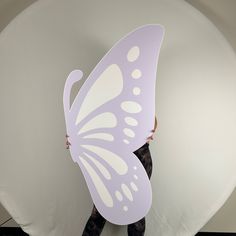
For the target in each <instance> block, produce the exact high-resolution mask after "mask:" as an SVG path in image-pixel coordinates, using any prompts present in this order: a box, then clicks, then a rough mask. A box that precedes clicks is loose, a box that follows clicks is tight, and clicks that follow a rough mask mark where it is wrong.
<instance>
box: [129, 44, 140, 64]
mask: <svg viewBox="0 0 236 236" xmlns="http://www.w3.org/2000/svg"><path fill="white" fill-rule="evenodd" d="M139 54H140V50H139V47H137V46H134V47H132V48H131V49H130V50H129V52H128V54H127V60H128V61H129V62H134V61H136V60H137V59H138V57H139Z"/></svg>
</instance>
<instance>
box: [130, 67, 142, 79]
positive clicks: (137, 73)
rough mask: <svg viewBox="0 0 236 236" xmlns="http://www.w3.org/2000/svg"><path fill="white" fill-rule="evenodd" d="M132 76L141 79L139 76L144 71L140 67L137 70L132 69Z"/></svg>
mask: <svg viewBox="0 0 236 236" xmlns="http://www.w3.org/2000/svg"><path fill="white" fill-rule="evenodd" d="M131 76H132V77H133V78H134V79H139V78H140V77H141V76H142V72H141V70H139V69H135V70H133V71H132V74H131Z"/></svg>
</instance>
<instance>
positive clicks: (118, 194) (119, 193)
mask: <svg viewBox="0 0 236 236" xmlns="http://www.w3.org/2000/svg"><path fill="white" fill-rule="evenodd" d="M115 195H116V198H117V200H118V201H120V202H121V201H122V200H123V196H122V194H121V192H120V191H118V190H117V191H116V192H115Z"/></svg>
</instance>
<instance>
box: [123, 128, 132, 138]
mask: <svg viewBox="0 0 236 236" xmlns="http://www.w3.org/2000/svg"><path fill="white" fill-rule="evenodd" d="M123 132H124V134H125V135H126V136H128V137H130V138H134V137H135V133H134V131H133V130H132V129H129V128H124V129H123Z"/></svg>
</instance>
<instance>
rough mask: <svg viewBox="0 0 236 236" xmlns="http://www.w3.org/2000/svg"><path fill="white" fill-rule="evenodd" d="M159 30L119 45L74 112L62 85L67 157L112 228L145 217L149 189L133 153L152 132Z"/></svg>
mask: <svg viewBox="0 0 236 236" xmlns="http://www.w3.org/2000/svg"><path fill="white" fill-rule="evenodd" d="M162 38H163V28H162V27H161V26H159V25H148V26H144V27H142V28H139V29H137V30H135V31H134V32H132V33H130V34H129V35H128V36H126V37H125V38H123V39H122V40H120V41H119V42H118V43H117V44H116V45H115V46H114V47H113V48H112V49H111V50H110V51H109V52H108V53H107V54H106V55H105V56H104V58H103V59H102V60H101V62H100V63H98V65H97V66H96V67H95V69H94V70H93V71H92V73H91V74H90V76H89V77H88V79H87V80H86V82H85V83H84V85H83V86H82V88H81V89H80V91H79V93H78V94H77V96H76V98H75V100H74V102H73V104H72V106H71V107H70V106H69V105H68V104H69V102H68V101H69V97H70V90H71V87H72V85H73V83H75V82H76V81H78V80H79V79H80V78H81V76H82V73H81V72H80V71H74V72H72V73H71V74H70V75H69V77H68V79H67V81H66V85H65V90H64V98H63V99H64V110H65V118H66V126H67V133H68V134H69V136H70V142H71V144H72V146H71V148H70V151H71V155H72V158H73V160H74V161H76V162H78V164H79V165H80V168H81V170H82V172H83V174H84V176H85V179H86V182H87V184H88V187H89V190H90V193H91V196H92V198H93V201H94V203H95V205H96V207H97V208H98V210H99V211H100V213H101V214H102V215H103V216H104V217H105V218H106V219H108V220H109V221H111V222H113V223H116V224H129V223H132V222H135V221H137V220H139V219H140V218H142V217H143V216H145V215H146V213H147V211H148V210H149V208H150V205H151V186H150V182H149V180H148V177H147V174H146V172H145V169H144V168H143V166H142V164H141V163H140V162H139V160H138V159H137V157H136V156H135V155H134V154H133V151H135V150H136V149H138V148H139V147H141V146H142V145H143V144H144V143H145V142H146V138H147V137H148V136H149V134H150V131H151V130H152V129H153V125H154V116H155V111H154V109H155V104H154V102H155V81H156V67H157V60H158V54H159V50H160V45H161V42H162Z"/></svg>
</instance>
